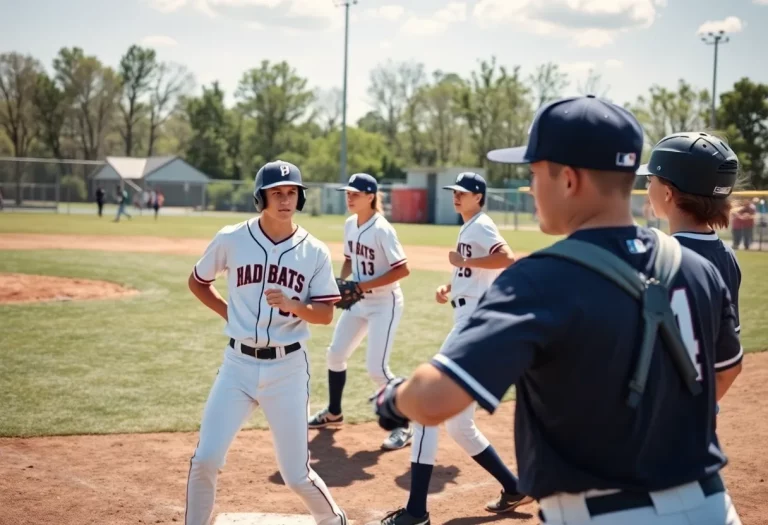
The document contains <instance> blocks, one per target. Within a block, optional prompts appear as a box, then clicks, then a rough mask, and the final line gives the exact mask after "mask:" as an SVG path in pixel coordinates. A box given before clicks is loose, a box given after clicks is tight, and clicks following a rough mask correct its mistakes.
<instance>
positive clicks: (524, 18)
mask: <svg viewBox="0 0 768 525" xmlns="http://www.w3.org/2000/svg"><path fill="white" fill-rule="evenodd" d="M666 4H667V0H478V2H477V4H475V8H474V10H473V16H474V17H475V19H476V20H477V21H478V22H479V23H480V24H481V25H484V26H493V25H501V24H504V25H514V26H516V27H518V28H519V29H521V30H523V31H527V32H531V33H535V34H539V35H552V36H560V37H566V38H569V39H571V40H572V41H573V42H574V43H575V44H576V45H577V46H579V47H603V46H606V45H608V44H611V43H613V42H614V40H615V38H616V36H617V35H618V34H619V33H620V32H622V31H627V30H631V29H639V28H648V27H650V26H651V25H653V23H654V21H655V20H656V18H657V17H658V16H659V9H660V8H663V7H665V6H666Z"/></svg>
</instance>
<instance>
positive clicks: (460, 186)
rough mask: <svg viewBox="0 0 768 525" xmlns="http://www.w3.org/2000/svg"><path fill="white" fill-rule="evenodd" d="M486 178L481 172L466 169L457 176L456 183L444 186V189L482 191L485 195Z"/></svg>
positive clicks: (467, 191) (470, 191) (469, 191)
mask: <svg viewBox="0 0 768 525" xmlns="http://www.w3.org/2000/svg"><path fill="white" fill-rule="evenodd" d="M486 186H487V185H486V184H485V179H484V178H483V177H482V176H481V175H480V174H479V173H474V172H472V171H465V172H464V173H459V175H458V176H457V177H456V183H455V184H451V185H450V186H443V189H444V190H453V191H461V192H464V193H481V194H483V195H485V188H486Z"/></svg>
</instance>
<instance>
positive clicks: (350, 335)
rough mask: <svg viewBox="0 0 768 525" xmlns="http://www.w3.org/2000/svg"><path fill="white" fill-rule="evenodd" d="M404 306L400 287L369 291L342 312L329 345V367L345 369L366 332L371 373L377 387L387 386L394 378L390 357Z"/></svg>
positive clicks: (368, 366)
mask: <svg viewBox="0 0 768 525" xmlns="http://www.w3.org/2000/svg"><path fill="white" fill-rule="evenodd" d="M403 305H404V301H403V292H402V290H400V289H399V288H398V289H395V290H393V291H387V292H381V293H373V294H370V295H368V294H367V295H366V296H365V299H363V300H361V301H359V302H357V303H355V304H354V305H352V307H351V308H350V309H349V310H345V311H344V312H342V314H341V317H339V321H338V322H337V323H336V328H335V329H334V331H333V341H331V345H330V346H329V347H328V353H327V358H328V369H329V370H331V371H332V372H343V371H345V370H346V369H347V361H348V360H349V358H350V357H351V356H352V354H353V353H354V351H355V350H356V349H357V347H358V346H359V345H360V343H361V342H362V340H363V338H364V337H365V336H366V334H367V335H368V352H367V354H366V365H367V368H368V375H370V377H371V379H373V381H374V382H375V383H376V385H377V386H382V385H385V384H387V383H388V382H389V381H390V380H391V379H393V378H394V375H393V374H392V371H391V370H390V369H389V356H390V353H391V351H392V344H393V342H394V340H395V332H397V327H398V325H399V324H400V318H401V317H402V315H403Z"/></svg>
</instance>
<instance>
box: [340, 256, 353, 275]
mask: <svg viewBox="0 0 768 525" xmlns="http://www.w3.org/2000/svg"><path fill="white" fill-rule="evenodd" d="M350 275H352V261H350V260H349V259H344V264H342V265H341V273H340V274H339V277H341V278H342V279H346V278H347V277H349V276H350Z"/></svg>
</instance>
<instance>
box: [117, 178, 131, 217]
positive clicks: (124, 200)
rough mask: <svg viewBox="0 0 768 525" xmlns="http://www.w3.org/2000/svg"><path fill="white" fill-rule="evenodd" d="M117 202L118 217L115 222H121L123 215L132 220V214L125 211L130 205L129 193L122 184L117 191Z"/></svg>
mask: <svg viewBox="0 0 768 525" xmlns="http://www.w3.org/2000/svg"><path fill="white" fill-rule="evenodd" d="M115 201H116V202H117V215H115V220H114V222H120V216H121V215H125V216H126V217H128V218H129V219H130V218H131V214H130V213H128V212H127V211H125V207H126V205H127V204H128V191H126V189H125V188H124V187H123V186H122V184H121V185H120V186H118V187H117V189H116V193H115Z"/></svg>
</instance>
